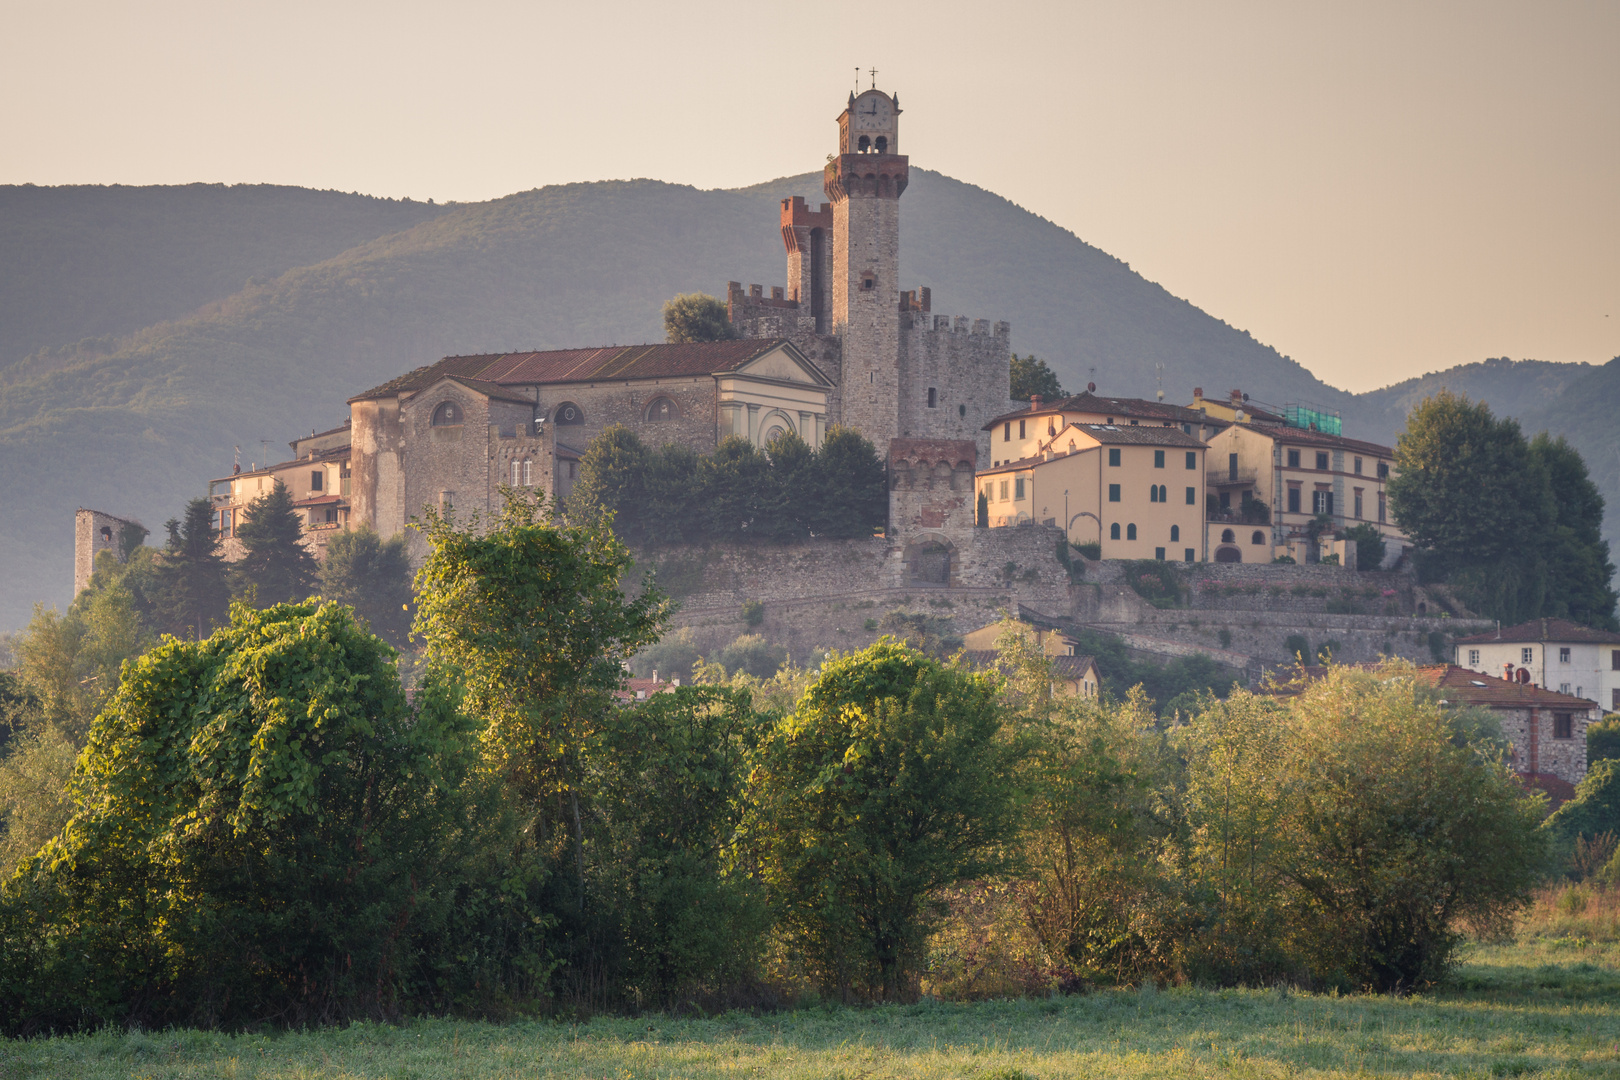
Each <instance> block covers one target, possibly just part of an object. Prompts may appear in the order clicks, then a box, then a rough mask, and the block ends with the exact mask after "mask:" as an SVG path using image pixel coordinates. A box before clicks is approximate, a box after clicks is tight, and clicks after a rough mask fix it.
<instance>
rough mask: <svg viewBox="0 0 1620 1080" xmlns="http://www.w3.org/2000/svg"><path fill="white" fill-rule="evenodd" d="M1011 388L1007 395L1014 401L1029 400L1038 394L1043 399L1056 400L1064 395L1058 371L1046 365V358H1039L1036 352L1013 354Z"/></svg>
mask: <svg viewBox="0 0 1620 1080" xmlns="http://www.w3.org/2000/svg"><path fill="white" fill-rule="evenodd" d="M1008 375H1009V382H1010V384H1011V385H1010V388H1009V390H1008V393H1007V396H1008V397H1009V398H1011V399H1012V400H1013V401H1028V400H1030V399H1031V398H1032V397H1034V396H1035V395H1036V394H1039V395H1040V398H1041V400H1042V401H1056V400H1058V399H1059V398H1061V397H1063V396H1064V394H1063V387H1062V385H1060V384H1059V383H1058V377H1057V372H1055V371H1053V370H1052V369H1051V368H1049V367H1047V366H1046V361H1045V360H1040V359H1037V358H1036V357H1035V356H1034V354H1033V353H1032V354H1030V355H1029V356H1019V355H1018V354H1017V353H1013V354H1012V359H1011V361H1009V370H1008Z"/></svg>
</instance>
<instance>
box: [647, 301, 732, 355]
mask: <svg viewBox="0 0 1620 1080" xmlns="http://www.w3.org/2000/svg"><path fill="white" fill-rule="evenodd" d="M736 336H737V334H736V332H735V331H734V330H733V329H732V327H731V315H730V313H729V312H728V310H727V308H726V304H725V302H724V301H723V300H717V299H715V298H714V297H712V296H710V295H709V294H708V293H681V294H680V295H679V296H676V297H674V298H673V299H671V300H670V301H669V302H668V303H666V304H665V305H664V337H665V340H667V341H668V342H669V343H670V344H672V345H679V344H682V343H684V342H689V341H729V340H731V339H732V338H734V337H736Z"/></svg>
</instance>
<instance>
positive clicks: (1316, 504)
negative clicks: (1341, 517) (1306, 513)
mask: <svg viewBox="0 0 1620 1080" xmlns="http://www.w3.org/2000/svg"><path fill="white" fill-rule="evenodd" d="M1311 513H1313V514H1331V513H1333V492H1331V491H1313V492H1311Z"/></svg>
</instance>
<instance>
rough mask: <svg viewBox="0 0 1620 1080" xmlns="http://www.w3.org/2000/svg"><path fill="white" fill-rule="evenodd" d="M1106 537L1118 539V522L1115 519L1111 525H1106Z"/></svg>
mask: <svg viewBox="0 0 1620 1080" xmlns="http://www.w3.org/2000/svg"><path fill="white" fill-rule="evenodd" d="M1108 539H1110V540H1118V539H1119V522H1117V521H1116V522H1114V523H1113V524H1112V525H1110V526H1108Z"/></svg>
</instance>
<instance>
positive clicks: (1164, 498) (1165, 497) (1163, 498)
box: [1159, 484, 1170, 503]
mask: <svg viewBox="0 0 1620 1080" xmlns="http://www.w3.org/2000/svg"><path fill="white" fill-rule="evenodd" d="M1159 501H1160V502H1162V503H1167V502H1169V501H1170V488H1169V486H1168V485H1166V484H1160V485H1159Z"/></svg>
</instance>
